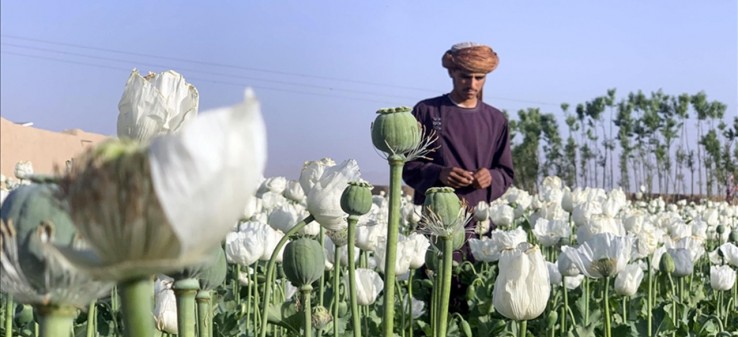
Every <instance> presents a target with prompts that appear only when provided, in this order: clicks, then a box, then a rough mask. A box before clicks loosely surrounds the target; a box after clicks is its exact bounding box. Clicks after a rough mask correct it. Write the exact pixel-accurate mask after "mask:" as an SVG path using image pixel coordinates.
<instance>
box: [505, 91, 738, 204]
mask: <svg viewBox="0 0 738 337" xmlns="http://www.w3.org/2000/svg"><path fill="white" fill-rule="evenodd" d="M726 109H727V106H726V105H725V104H723V103H721V102H718V101H710V100H708V98H707V95H706V94H705V93H704V92H699V93H697V94H694V95H689V94H686V93H685V94H681V95H668V94H665V93H663V92H662V91H661V90H659V91H657V92H652V93H651V94H650V95H646V94H644V93H643V92H641V91H638V92H636V93H629V94H628V95H627V96H625V97H623V98H620V99H618V98H616V95H615V89H610V90H607V94H606V95H603V96H599V97H595V98H594V99H592V100H590V101H587V102H584V103H580V104H577V105H576V107H574V108H573V109H572V106H571V105H570V104H568V103H563V104H561V110H562V112H563V116H564V121H565V124H566V130H565V133H562V132H561V131H560V127H559V123H558V121H557V117H556V115H555V114H554V113H545V112H542V111H541V110H540V109H539V108H528V109H525V110H520V111H518V114H517V119H515V118H510V129H511V139H512V152H513V161H514V164H515V174H516V177H515V178H516V179H515V180H516V185H517V186H518V187H520V188H523V189H526V190H528V191H535V190H536V186H537V184H538V183H539V182H540V181H541V179H542V178H543V177H544V176H548V175H556V176H559V177H560V178H561V179H562V180H564V181H565V182H566V184H567V185H568V186H571V187H577V186H579V187H584V186H589V187H600V188H604V189H612V188H614V187H618V186H620V187H622V188H623V189H624V190H625V191H627V192H635V191H637V190H638V189H640V188H642V187H641V186H643V187H645V189H646V191H647V192H651V193H661V194H689V195H702V196H707V197H711V196H714V195H719V194H723V193H725V191H726V188H728V186H729V185H730V184H732V185H735V182H732V179H731V175H732V176H738V163H737V162H738V145H736V138H738V116H736V115H733V116H727V117H726V116H725V114H726Z"/></svg>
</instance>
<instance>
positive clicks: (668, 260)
mask: <svg viewBox="0 0 738 337" xmlns="http://www.w3.org/2000/svg"><path fill="white" fill-rule="evenodd" d="M675 269H676V266H675V265H674V259H673V258H672V257H671V254H668V253H667V254H663V255H661V261H659V270H661V271H662V272H664V273H669V274H671V273H673V272H674V270H675Z"/></svg>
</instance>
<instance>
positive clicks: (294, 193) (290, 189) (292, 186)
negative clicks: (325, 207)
mask: <svg viewBox="0 0 738 337" xmlns="http://www.w3.org/2000/svg"><path fill="white" fill-rule="evenodd" d="M282 195H284V197H285V198H287V200H292V201H294V202H296V203H298V204H303V203H304V202H305V191H304V190H303V189H302V185H300V182H299V181H297V180H289V181H287V187H286V188H285V189H284V191H283V192H282Z"/></svg>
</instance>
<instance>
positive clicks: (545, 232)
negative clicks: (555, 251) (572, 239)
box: [533, 218, 571, 247]
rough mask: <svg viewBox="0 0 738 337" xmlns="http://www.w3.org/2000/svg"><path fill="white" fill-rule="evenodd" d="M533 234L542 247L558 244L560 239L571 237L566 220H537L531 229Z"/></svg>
mask: <svg viewBox="0 0 738 337" xmlns="http://www.w3.org/2000/svg"><path fill="white" fill-rule="evenodd" d="M533 234H534V235H535V236H536V239H538V242H540V243H541V246H543V247H551V246H554V245H556V244H558V243H559V242H560V241H561V239H564V238H568V237H569V236H571V228H570V227H569V221H567V220H548V219H545V218H539V219H538V220H536V222H535V226H534V227H533Z"/></svg>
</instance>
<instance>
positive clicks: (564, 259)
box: [556, 246, 582, 279]
mask: <svg viewBox="0 0 738 337" xmlns="http://www.w3.org/2000/svg"><path fill="white" fill-rule="evenodd" d="M568 249H575V248H572V247H569V246H563V247H561V254H559V259H558V260H556V267H557V268H558V269H559V273H561V276H564V277H566V276H568V277H567V279H569V278H571V277H574V276H579V275H582V272H581V271H580V270H579V267H577V265H576V263H574V261H572V259H570V258H569V255H568V254H565V253H564V251H566V250H568Z"/></svg>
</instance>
